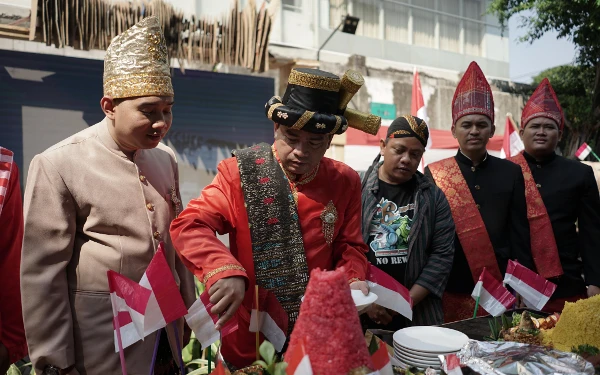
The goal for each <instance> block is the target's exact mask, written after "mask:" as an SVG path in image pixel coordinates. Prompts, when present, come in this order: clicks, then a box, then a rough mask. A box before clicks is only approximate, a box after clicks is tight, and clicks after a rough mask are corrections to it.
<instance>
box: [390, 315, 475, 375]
mask: <svg viewBox="0 0 600 375" xmlns="http://www.w3.org/2000/svg"><path fill="white" fill-rule="evenodd" d="M468 341H469V338H468V337H467V335H465V334H464V333H461V332H458V331H455V330H453V329H448V328H441V327H429V326H416V327H409V328H404V329H401V330H399V331H397V332H396V333H394V357H396V359H398V360H399V361H400V362H402V364H404V365H407V366H414V367H417V368H427V367H431V368H433V369H435V370H436V371H438V372H439V371H440V370H441V368H442V365H441V362H440V359H439V357H438V356H440V355H447V354H452V353H457V352H458V351H459V350H460V349H461V348H462V347H463V346H464V345H465V344H466V343H467V342H468Z"/></svg>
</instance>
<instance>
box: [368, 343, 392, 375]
mask: <svg viewBox="0 0 600 375" xmlns="http://www.w3.org/2000/svg"><path fill="white" fill-rule="evenodd" d="M371 360H372V361H373V365H374V366H375V370H377V371H378V372H376V373H377V374H379V375H394V370H393V369H392V361H391V360H390V353H388V351H387V348H386V346H385V343H384V342H380V343H379V349H377V351H375V353H373V355H372V356H371Z"/></svg>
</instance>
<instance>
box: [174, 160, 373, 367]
mask: <svg viewBox="0 0 600 375" xmlns="http://www.w3.org/2000/svg"><path fill="white" fill-rule="evenodd" d="M330 201H331V202H333V204H334V205H335V207H336V210H337V213H338V219H337V221H336V223H335V230H334V237H333V242H332V244H331V245H328V244H327V242H326V239H325V237H324V235H323V221H322V219H321V217H320V215H321V213H322V212H323V210H324V208H325V207H326V206H327V204H328V203H329V202H330ZM360 202H361V185H360V178H359V177H358V174H357V173H356V172H355V171H354V170H352V169H351V168H350V167H348V166H346V165H345V164H343V163H339V162H337V161H334V160H331V159H328V158H323V159H322V160H321V164H320V166H319V171H318V173H317V175H316V177H315V178H314V179H313V180H312V181H311V182H309V183H307V184H305V185H299V186H298V217H299V221H300V227H301V231H302V237H303V240H304V251H305V253H306V261H307V264H308V270H309V272H310V271H311V270H312V269H314V268H317V267H318V268H321V269H327V270H331V269H334V268H338V267H342V266H343V267H344V269H345V272H346V274H347V277H348V280H349V281H350V280H352V279H360V280H364V279H365V274H366V268H367V260H366V256H365V253H366V252H367V246H366V245H365V243H364V242H363V239H362V231H361V204H360ZM215 232H217V233H219V234H225V233H228V234H229V237H230V249H228V248H227V247H226V246H225V245H224V244H223V243H222V242H221V241H219V239H218V238H217V237H216V236H215ZM171 238H172V240H173V244H174V246H175V248H176V250H177V252H178V253H179V255H180V257H181V258H182V260H183V262H184V263H185V264H186V266H187V267H188V268H189V269H190V270H191V271H192V272H193V273H194V274H195V275H196V277H198V279H199V280H200V281H204V282H205V283H206V287H207V288H210V287H211V286H212V285H213V284H214V283H215V282H216V281H218V280H220V279H222V278H225V277H231V276H241V277H244V278H246V280H247V285H248V289H247V292H246V295H245V297H244V301H243V303H242V306H240V308H239V309H238V312H237V317H238V325H239V328H238V330H237V331H235V332H234V333H232V334H230V335H228V336H226V337H224V338H223V342H222V348H221V352H222V353H223V356H224V357H225V359H226V360H227V361H229V362H231V363H232V364H233V365H235V366H236V367H243V366H246V365H249V364H251V363H252V362H253V361H254V360H255V359H256V358H255V357H256V350H255V340H254V337H255V336H254V335H255V334H254V333H251V332H249V330H248V325H249V318H250V311H251V309H252V298H253V294H254V285H255V276H254V262H253V255H252V242H251V238H250V228H249V227H248V215H247V213H246V208H245V207H244V197H243V191H242V188H241V185H240V172H239V169H238V166H237V162H236V159H235V158H229V159H226V160H224V161H222V162H221V163H220V164H219V166H218V174H217V176H216V177H215V179H214V181H213V182H212V184H210V185H208V186H207V187H206V188H205V189H204V190H203V191H202V194H201V195H200V197H198V198H197V199H193V200H192V201H191V202H190V203H189V204H188V206H187V208H186V209H185V210H184V211H183V212H182V213H181V215H179V217H178V218H177V219H175V220H174V221H173V223H172V224H171Z"/></svg>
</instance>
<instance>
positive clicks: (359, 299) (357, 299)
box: [350, 289, 377, 310]
mask: <svg viewBox="0 0 600 375" xmlns="http://www.w3.org/2000/svg"><path fill="white" fill-rule="evenodd" d="M350 292H352V299H353V300H354V304H355V305H356V308H357V309H358V310H362V309H365V308H367V307H368V306H369V305H371V304H372V303H373V302H375V301H377V294H375V293H373V292H369V294H367V295H366V296H365V295H364V294H363V292H362V291H360V290H357V289H351V290H350Z"/></svg>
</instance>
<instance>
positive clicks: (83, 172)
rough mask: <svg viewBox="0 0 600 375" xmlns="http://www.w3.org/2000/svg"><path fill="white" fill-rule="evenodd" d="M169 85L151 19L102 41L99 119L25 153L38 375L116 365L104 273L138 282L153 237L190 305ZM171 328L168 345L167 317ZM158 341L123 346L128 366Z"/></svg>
mask: <svg viewBox="0 0 600 375" xmlns="http://www.w3.org/2000/svg"><path fill="white" fill-rule="evenodd" d="M173 95H174V94H173V87H172V85H171V77H170V71H169V60H168V56H167V48H166V44H165V40H164V36H163V33H162V30H161V28H160V24H159V21H158V19H157V18H155V17H150V18H146V19H144V20H142V21H141V22H139V23H138V24H137V25H135V26H133V27H132V28H130V29H129V30H127V31H125V32H124V33H123V34H121V35H119V36H117V37H116V38H114V39H113V41H112V42H111V45H110V46H109V47H108V50H107V53H106V58H105V61H104V96H103V98H102V100H101V101H100V105H101V107H102V110H103V112H104V113H105V115H106V118H105V119H104V120H103V121H101V122H100V123H98V124H96V125H93V126H90V127H89V128H87V129H85V130H83V131H81V132H79V133H77V134H75V135H73V136H71V137H69V138H67V139H66V140H64V141H62V142H60V143H58V144H56V145H54V146H52V147H50V148H49V149H48V150H46V151H44V152H43V153H41V154H39V155H37V156H36V157H35V158H34V159H33V160H32V162H31V165H30V168H29V175H28V180H27V186H26V190H25V236H24V243H23V256H22V263H21V290H22V294H23V296H24V298H23V311H24V312H25V313H24V322H25V331H26V336H27V340H28V343H29V353H30V357H31V360H32V362H33V368H34V370H35V371H36V373H38V374H39V373H41V372H42V371H44V370H46V371H48V370H51V372H52V373H58V374H82V375H83V374H88V375H93V374H117V373H120V372H121V367H120V363H119V355H118V354H117V353H115V344H114V330H113V312H112V307H111V301H110V295H109V289H108V282H107V276H106V274H107V271H108V270H113V271H116V272H119V273H121V274H123V275H125V276H126V277H128V278H130V279H132V280H135V281H139V280H140V279H141V277H142V275H143V273H144V271H145V270H146V267H147V266H148V264H149V263H150V260H151V259H152V257H153V255H154V253H155V252H156V251H157V248H158V245H159V243H160V242H164V243H165V250H166V253H165V255H166V257H167V261H168V263H169V265H170V268H171V271H172V272H173V275H174V277H175V280H176V281H177V282H178V283H179V284H180V289H181V292H182V295H183V297H184V299H185V301H186V304H187V305H188V307H189V306H190V305H191V304H192V303H193V300H194V285H193V276H192V274H191V273H189V272H188V271H187V270H186V269H185V267H183V266H182V264H181V263H180V261H179V259H178V258H177V256H176V255H175V252H174V251H173V248H172V245H171V239H170V236H169V225H170V223H171V220H173V219H174V218H175V217H176V216H177V214H178V212H179V211H180V209H181V204H180V200H179V183H178V172H177V163H176V160H175V155H174V153H173V151H172V150H171V149H170V148H168V147H167V146H164V145H162V144H161V143H160V141H161V139H162V138H163V137H164V136H165V134H166V133H167V131H168V130H169V128H170V127H171V122H172V114H171V108H172V106H173ZM179 323H180V327H181V328H183V326H182V325H181V324H182V321H180V322H179ZM179 332H183V330H182V329H180V330H179ZM167 336H168V338H169V342H170V344H171V348H174V347H175V335H174V334H173V330H172V329H171V326H169V327H168V329H167ZM163 337H165V335H163ZM155 340H156V333H154V334H151V335H149V336H147V337H146V339H145V340H144V341H138V342H136V343H134V344H132V345H131V346H129V347H127V348H125V349H124V353H125V360H126V363H127V372H128V373H129V374H130V375H133V374H148V372H149V370H150V364H151V358H152V352H153V350H152V348H153V346H154V343H155ZM177 340H181V337H178V338H177ZM174 353H175V351H174Z"/></svg>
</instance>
